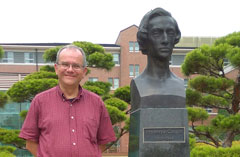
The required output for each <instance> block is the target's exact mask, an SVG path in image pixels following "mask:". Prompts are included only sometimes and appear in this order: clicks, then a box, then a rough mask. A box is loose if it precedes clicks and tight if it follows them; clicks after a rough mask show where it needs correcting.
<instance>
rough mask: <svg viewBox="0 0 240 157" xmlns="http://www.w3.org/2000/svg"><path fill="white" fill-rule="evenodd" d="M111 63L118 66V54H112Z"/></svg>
mask: <svg viewBox="0 0 240 157" xmlns="http://www.w3.org/2000/svg"><path fill="white" fill-rule="evenodd" d="M112 55H113V62H114V63H115V65H119V64H120V61H119V53H113V54H112Z"/></svg>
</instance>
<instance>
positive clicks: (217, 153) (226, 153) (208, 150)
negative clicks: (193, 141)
mask: <svg viewBox="0 0 240 157" xmlns="http://www.w3.org/2000/svg"><path fill="white" fill-rule="evenodd" d="M239 154H240V145H235V146H232V147H230V148H223V147H219V148H215V147H212V146H208V145H201V146H196V147H195V148H193V150H192V151H191V157H239Z"/></svg>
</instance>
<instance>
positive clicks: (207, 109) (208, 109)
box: [205, 107, 213, 113]
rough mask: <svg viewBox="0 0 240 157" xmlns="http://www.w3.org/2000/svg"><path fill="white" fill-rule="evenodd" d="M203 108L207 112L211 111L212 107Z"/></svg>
mask: <svg viewBox="0 0 240 157" xmlns="http://www.w3.org/2000/svg"><path fill="white" fill-rule="evenodd" d="M205 110H206V111H207V112H208V113H212V112H213V109H212V108H209V107H207V108H205Z"/></svg>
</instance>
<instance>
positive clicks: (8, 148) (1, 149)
mask: <svg viewBox="0 0 240 157" xmlns="http://www.w3.org/2000/svg"><path fill="white" fill-rule="evenodd" d="M15 150H16V148H15V147H12V146H0V152H10V153H13V152H14V151H15Z"/></svg>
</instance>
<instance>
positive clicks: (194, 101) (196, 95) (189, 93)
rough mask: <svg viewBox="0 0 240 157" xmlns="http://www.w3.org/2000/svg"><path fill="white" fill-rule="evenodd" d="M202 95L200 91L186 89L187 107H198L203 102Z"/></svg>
mask: <svg viewBox="0 0 240 157" xmlns="http://www.w3.org/2000/svg"><path fill="white" fill-rule="evenodd" d="M201 98H202V96H201V94H200V92H198V91H195V90H192V89H190V88H188V89H186V105H187V106H194V105H195V106H198V104H199V103H200V102H201Z"/></svg>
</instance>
